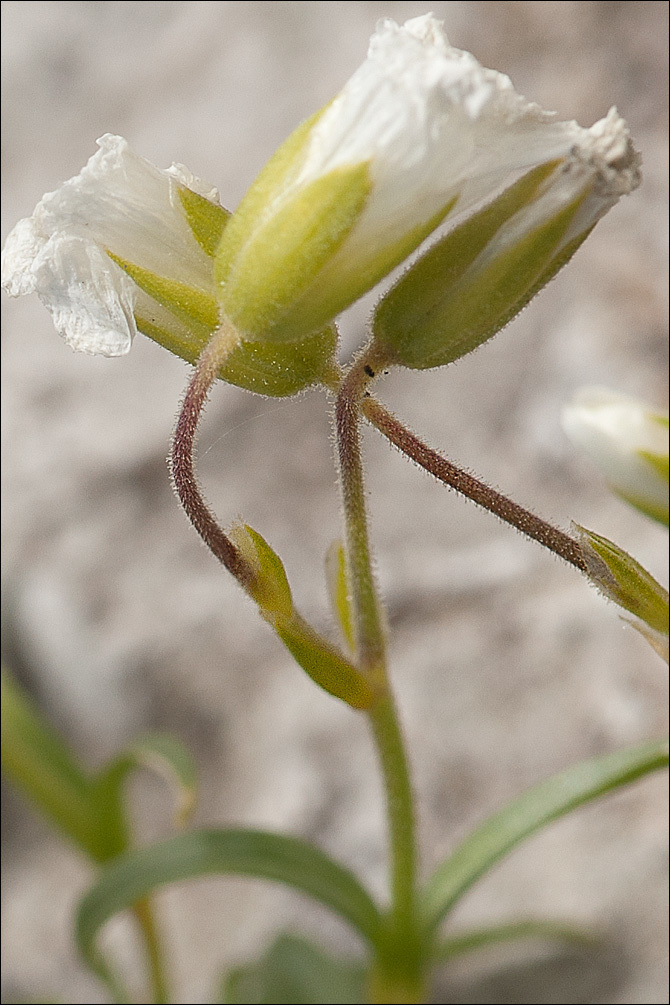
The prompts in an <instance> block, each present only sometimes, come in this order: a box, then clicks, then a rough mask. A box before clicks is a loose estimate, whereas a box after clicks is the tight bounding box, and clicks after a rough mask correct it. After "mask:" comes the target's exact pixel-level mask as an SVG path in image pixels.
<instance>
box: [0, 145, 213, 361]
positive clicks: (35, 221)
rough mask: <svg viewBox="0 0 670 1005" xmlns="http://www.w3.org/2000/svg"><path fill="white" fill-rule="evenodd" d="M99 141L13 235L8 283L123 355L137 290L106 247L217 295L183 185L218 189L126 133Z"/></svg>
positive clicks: (96, 343) (66, 332) (96, 349)
mask: <svg viewBox="0 0 670 1005" xmlns="http://www.w3.org/2000/svg"><path fill="white" fill-rule="evenodd" d="M98 146H99V147H100V149H99V150H98V151H97V153H95V154H94V155H93V156H92V157H91V158H90V160H89V161H88V163H87V164H86V166H85V167H84V168H83V169H82V170H81V172H80V173H79V174H78V175H77V176H76V177H74V178H71V179H70V180H69V181H66V182H65V183H64V184H63V185H62V186H61V187H60V188H59V189H57V190H56V191H55V192H49V193H47V194H46V195H45V196H44V197H43V198H42V200H41V201H40V203H39V204H38V205H37V206H36V208H35V211H34V213H33V215H32V217H31V218H30V219H27V220H21V221H19V223H18V224H17V225H16V227H15V228H14V230H13V231H12V232H11V234H10V235H9V237H8V238H7V242H6V245H5V249H4V252H3V260H2V285H3V287H4V288H5V289H6V290H7V291H8V292H9V293H10V294H11V295H12V296H19V295H21V294H23V293H31V292H36V293H37V294H38V295H39V296H40V297H41V299H42V300H43V301H44V303H45V304H46V305H47V307H48V308H49V310H50V311H51V312H52V314H53V318H54V324H55V325H56V327H57V329H58V330H59V332H60V333H61V334H62V335H63V337H64V338H65V339H66V341H67V342H68V343H69V344H70V345H72V346H73V347H74V348H75V349H79V350H82V351H84V352H92V353H103V354H105V355H112V356H116V355H120V354H122V353H125V352H127V351H128V349H129V348H130V343H131V340H132V337H133V336H134V334H135V333H136V328H135V322H134V319H133V304H134V302H135V297H136V294H137V292H138V291H137V288H136V287H135V285H134V283H132V281H131V280H130V279H129V278H128V277H127V276H126V275H125V273H124V272H123V271H122V270H121V269H120V268H119V267H118V266H117V265H115V264H114V263H113V262H112V261H111V260H110V259H109V257H108V256H107V254H106V251H111V252H113V253H114V254H115V255H117V256H119V257H120V258H124V259H126V260H128V261H130V262H133V263H135V264H137V265H140V266H141V267H142V268H143V269H147V270H149V271H151V272H155V273H157V274H158V275H161V276H164V277H166V278H168V279H176V280H179V281H180V282H183V283H187V284H189V285H192V286H196V287H198V288H200V289H204V290H207V291H210V292H213V290H214V283H213V277H212V267H211V260H210V259H209V258H208V257H207V255H206V254H205V253H204V251H203V250H202V248H201V247H200V245H199V244H198V242H197V241H196V240H195V238H194V236H193V233H192V231H191V229H190V227H189V225H188V221H187V219H186V216H185V214H184V212H183V210H182V208H181V205H180V202H179V199H178V198H176V192H177V186H179V185H183V184H187V181H188V182H193V183H194V185H195V184H196V183H197V185H198V189H199V190H200V191H201V192H202V193H203V194H205V193H206V195H207V197H208V198H212V199H214V198H215V195H216V192H215V190H213V189H211V188H210V187H208V186H206V185H205V184H204V183H202V182H199V180H197V179H195V177H194V176H193V175H191V174H190V172H188V170H187V169H186V168H183V167H181V166H175V167H173V168H172V169H171V170H169V171H160V170H159V169H158V168H156V167H154V166H153V165H152V164H150V163H149V162H148V161H146V160H144V159H143V158H141V157H138V156H137V155H136V154H134V153H132V151H131V150H130V149H129V147H128V144H127V142H126V141H125V140H124V139H123V138H122V137H120V136H112V135H110V134H106V135H105V136H102V137H101V138H100V139H99V140H98ZM189 187H190V186H189Z"/></svg>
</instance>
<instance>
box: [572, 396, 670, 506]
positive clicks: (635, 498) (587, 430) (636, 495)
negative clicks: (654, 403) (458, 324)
mask: <svg viewBox="0 0 670 1005" xmlns="http://www.w3.org/2000/svg"><path fill="white" fill-rule="evenodd" d="M563 428H564V429H565V432H566V433H567V434H568V436H569V437H570V439H571V440H572V441H573V443H576V444H577V446H579V447H581V448H582V449H583V450H584V451H585V452H586V453H587V454H588V455H589V457H590V458H591V460H593V461H594V462H595V464H596V465H597V467H598V468H599V469H600V471H601V472H602V474H603V475H604V476H605V478H606V479H607V483H608V485H609V487H610V488H611V489H612V491H613V492H616V494H617V495H619V496H621V497H622V498H623V499H625V500H626V501H627V502H629V503H631V505H633V506H635V507H636V508H637V509H639V510H641V511H642V512H643V513H646V514H647V515H648V516H651V517H653V518H654V519H655V520H658V521H660V522H661V523H665V524H667V523H668V413H667V412H664V411H660V410H655V409H653V408H650V407H649V405H647V404H645V403H644V402H642V401H637V400H636V399H635V398H629V397H627V396H626V395H623V394H619V393H617V392H616V391H610V390H608V389H607V388H604V387H583V388H581V389H580V390H579V391H577V393H576V394H575V396H574V398H573V399H572V401H571V402H570V404H569V405H567V406H566V407H565V409H564V410H563Z"/></svg>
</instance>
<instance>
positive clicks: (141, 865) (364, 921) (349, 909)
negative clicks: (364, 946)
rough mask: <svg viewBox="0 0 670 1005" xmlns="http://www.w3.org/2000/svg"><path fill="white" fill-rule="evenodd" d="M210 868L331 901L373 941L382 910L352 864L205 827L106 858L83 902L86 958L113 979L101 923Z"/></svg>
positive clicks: (298, 846) (297, 845)
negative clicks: (101, 946) (101, 945)
mask: <svg viewBox="0 0 670 1005" xmlns="http://www.w3.org/2000/svg"><path fill="white" fill-rule="evenodd" d="M211 875H238V876H239V875H241V876H254V877H257V878H259V879H269V880H275V881H277V882H280V883H285V884H287V885H288V886H293V887H295V888H296V889H297V890H301V891H302V892H303V893H307V894H309V895H310V896H311V897H313V898H314V899H315V900H318V901H320V902H321V903H322V904H325V906H326V907H329V908H331V910H333V911H334V912H335V913H336V914H339V915H340V916H341V917H342V918H344V919H345V920H346V921H348V922H349V923H350V924H351V925H352V926H353V927H354V928H355V929H356V930H357V931H358V932H359V933H360V935H362V936H363V938H364V939H366V940H368V941H369V942H371V943H374V942H375V940H376V939H377V937H378V934H379V930H380V924H381V919H380V914H379V911H378V909H377V907H376V905H375V904H374V902H373V900H372V899H371V897H370V895H369V894H368V893H367V892H366V890H364V888H363V887H362V886H361V885H360V883H359V882H358V880H357V879H356V877H355V876H354V875H353V873H351V872H350V871H349V870H348V869H345V868H344V867H343V866H341V865H339V864H338V863H337V862H335V861H333V860H332V859H331V858H329V857H328V856H327V855H325V854H324V853H323V852H322V851H320V850H319V849H318V848H315V847H313V846H312V845H310V844H307V843H306V842H304V841H300V840H298V839H297V838H291V837H285V836H282V835H279V834H269V833H266V832H264V831H253V830H203V831H194V832H192V833H188V834H180V835H178V836H177V837H173V838H170V839H168V840H167V841H161V842H159V843H158V844H155V845H152V846H151V847H149V848H141V849H139V850H137V851H130V852H127V853H126V854H124V855H122V856H120V857H119V858H117V859H115V860H114V861H113V862H111V863H109V865H107V866H105V867H104V868H103V869H102V870H101V872H100V874H99V877H98V879H97V881H96V882H95V884H94V885H93V886H92V888H91V889H90V890H89V892H88V893H87V894H86V895H85V897H84V898H83V900H82V901H81V903H80V905H79V910H78V913H77V922H76V936H77V944H78V946H79V950H80V952H81V954H82V956H83V958H84V960H85V961H86V962H87V963H88V965H89V966H90V967H91V968H92V969H93V970H94V971H95V972H96V973H97V974H98V976H99V977H100V978H101V979H102V980H103V981H105V982H106V983H107V984H108V985H110V984H113V983H114V979H113V977H112V975H111V974H110V972H109V970H108V969H107V967H106V965H105V962H104V960H103V959H102V956H101V955H100V953H99V952H98V950H97V948H96V938H97V935H98V932H99V930H100V928H101V927H102V925H104V924H105V922H106V921H107V920H108V919H109V918H111V917H112V916H113V915H114V914H116V913H117V912H118V911H123V910H125V909H126V908H129V907H131V906H132V905H133V904H135V903H136V902H137V901H138V900H140V899H141V898H143V897H145V896H147V895H148V894H149V893H150V892H151V891H152V890H155V889H156V888H157V887H160V886H164V885H165V884H167V883H176V882H179V881H180V880H184V879H196V878H197V877H200V876H211Z"/></svg>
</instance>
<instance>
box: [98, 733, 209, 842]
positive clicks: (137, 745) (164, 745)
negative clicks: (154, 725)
mask: <svg viewBox="0 0 670 1005" xmlns="http://www.w3.org/2000/svg"><path fill="white" fill-rule="evenodd" d="M136 768H148V769H149V770H150V771H154V772H156V774H158V775H160V776H161V777H163V778H165V779H166V780H167V781H168V782H169V783H171V784H172V785H173V786H174V787H175V790H176V797H177V798H176V807H175V825H176V826H178V827H180V826H183V825H184V824H185V823H186V822H187V820H188V818H189V817H190V815H191V813H192V812H193V809H194V807H195V799H196V791H197V768H196V764H195V761H194V760H193V757H192V756H191V754H190V752H189V751H188V750H187V749H186V747H185V746H184V744H183V743H181V741H180V740H178V739H177V738H176V737H175V736H170V734H169V733H147V734H146V736H143V737H140V739H138V740H136V741H135V742H134V743H132V744H131V746H130V747H128V749H127V750H125V751H123V753H122V754H120V755H119V756H118V757H116V758H114V760H113V761H112V762H111V764H109V765H108V766H107V767H106V768H105V769H104V771H103V772H101V774H100V776H99V778H98V784H99V785H101V786H106V785H111V786H116V787H117V788H118V787H120V786H122V785H123V783H124V782H125V780H126V777H127V776H128V774H129V772H131V771H133V770H135V769H136Z"/></svg>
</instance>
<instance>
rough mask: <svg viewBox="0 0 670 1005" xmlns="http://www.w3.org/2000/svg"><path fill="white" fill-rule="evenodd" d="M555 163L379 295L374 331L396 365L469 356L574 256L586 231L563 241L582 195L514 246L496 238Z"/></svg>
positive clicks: (458, 229)
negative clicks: (383, 294) (382, 296)
mask: <svg viewBox="0 0 670 1005" xmlns="http://www.w3.org/2000/svg"><path fill="white" fill-rule="evenodd" d="M557 163H558V162H552V163H549V164H543V165H541V166H540V167H538V168H535V169H534V170H532V171H530V172H528V173H527V174H526V175H524V176H523V177H522V178H521V179H519V181H517V182H516V183H515V184H514V185H512V186H510V188H508V189H507V190H506V191H505V192H503V193H502V195H500V196H499V197H498V198H497V199H495V200H494V202H492V203H491V204H490V205H488V206H486V207H485V208H484V209H482V210H480V211H479V212H478V213H475V214H474V215H473V216H472V217H470V218H469V219H467V220H466V221H465V222H464V223H462V224H460V225H459V226H457V227H456V228H455V229H454V230H452V231H450V232H449V233H448V234H447V235H446V236H445V237H444V238H442V239H441V240H440V241H438V242H437V244H436V245H435V246H434V247H433V248H431V249H430V250H429V251H428V252H427V253H426V254H425V255H424V256H422V257H421V258H420V259H419V260H418V262H416V263H415V264H414V265H413V266H412V267H411V268H410V269H409V271H408V272H407V273H405V275H404V276H403V277H402V278H401V279H400V280H399V281H398V282H397V283H396V285H395V286H394V287H393V288H392V289H391V290H390V291H389V293H388V294H387V295H386V296H385V297H384V298H383V300H382V301H381V303H380V304H379V306H378V308H377V311H376V313H375V317H374V322H373V330H374V334H375V338H376V340H377V342H378V343H380V344H381V345H383V346H384V347H385V348H386V349H387V350H388V353H389V356H390V357H391V358H392V359H393V361H394V362H396V363H399V364H401V365H403V366H407V367H411V368H413V369H427V368H429V367H436V366H444V365H445V364H447V363H451V362H453V361H454V360H456V359H459V358H460V357H461V356H464V355H466V354H467V353H469V352H471V351H472V350H473V349H476V348H477V346H479V345H481V344H482V343H483V342H486V341H487V340H488V339H489V338H491V337H492V336H493V335H495V334H496V332H498V331H499V330H500V329H501V328H502V327H504V326H505V325H506V324H507V323H508V322H509V321H511V319H512V318H513V317H515V315H516V314H518V313H519V311H520V310H522V308H523V307H525V306H526V304H527V303H528V302H529V301H530V300H531V299H532V297H533V296H535V294H536V293H537V292H538V291H539V290H540V289H541V288H542V287H543V286H544V285H545V284H546V283H547V282H549V280H550V279H552V278H553V276H554V275H555V274H556V272H557V271H558V270H559V269H560V268H561V267H562V266H563V265H564V264H565V262H566V261H568V259H569V258H570V257H571V256H572V255H573V254H574V252H575V251H576V249H577V247H579V245H580V244H581V243H582V241H583V240H584V238H585V237H586V234H580V235H579V236H578V237H577V238H576V239H573V240H570V241H569V242H567V243H565V242H564V238H565V235H566V233H567V231H568V228H569V226H570V223H571V221H572V220H573V218H574V216H575V213H576V212H577V210H578V209H579V206H580V204H581V203H582V201H583V199H584V198H585V195H586V193H581V194H580V195H579V196H578V197H577V198H576V199H574V200H573V201H572V202H570V203H569V204H567V205H566V206H565V207H564V208H563V209H561V210H559V211H558V212H556V213H555V214H554V215H553V216H551V217H550V218H549V219H547V220H545V221H544V222H542V223H541V224H540V225H539V226H535V227H533V228H532V229H529V230H528V232H526V233H523V234H522V236H521V237H519V238H517V239H516V240H514V241H512V242H509V241H507V242H506V241H505V240H504V234H501V231H503V228H504V227H505V225H506V224H507V223H508V222H509V221H510V220H511V219H512V217H514V216H515V214H517V213H519V212H520V211H522V210H523V209H524V208H525V207H527V206H529V205H530V204H531V203H532V202H533V201H534V200H535V199H536V198H537V197H538V195H539V194H541V191H542V189H543V183H544V182H545V181H546V179H547V178H548V177H549V176H550V175H551V174H552V173H553V171H554V170H555V168H556V166H557ZM496 241H498V242H499V244H500V247H499V248H496V246H495V242H496Z"/></svg>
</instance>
